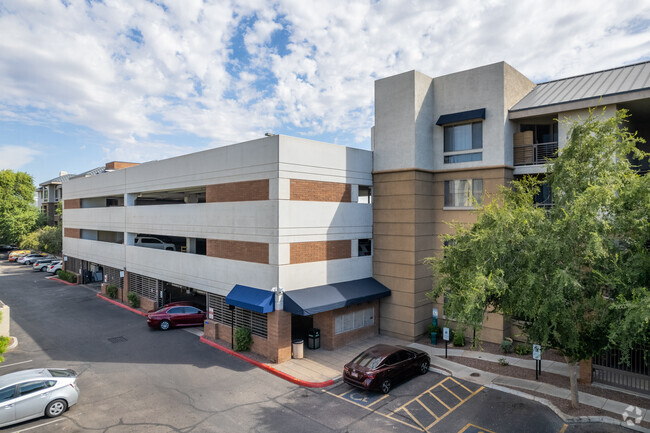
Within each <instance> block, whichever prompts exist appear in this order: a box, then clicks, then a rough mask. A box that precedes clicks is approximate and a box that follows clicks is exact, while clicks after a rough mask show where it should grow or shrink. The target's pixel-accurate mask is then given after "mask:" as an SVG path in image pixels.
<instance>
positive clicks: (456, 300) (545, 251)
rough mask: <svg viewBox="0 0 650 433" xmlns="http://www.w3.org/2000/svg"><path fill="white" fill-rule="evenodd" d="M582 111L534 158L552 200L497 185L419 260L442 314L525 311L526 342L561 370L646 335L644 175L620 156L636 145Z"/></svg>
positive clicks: (620, 117)
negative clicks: (466, 221) (561, 138)
mask: <svg viewBox="0 0 650 433" xmlns="http://www.w3.org/2000/svg"><path fill="white" fill-rule="evenodd" d="M626 117H627V115H626V113H625V111H623V110H622V111H619V112H617V113H616V115H615V116H613V117H611V118H604V117H601V116H597V115H596V114H594V113H593V112H591V113H590V114H589V117H588V118H587V119H585V120H584V121H583V122H572V123H570V124H569V125H568V126H569V127H570V128H569V134H568V137H567V138H568V141H567V145H566V147H565V148H563V149H561V150H560V152H559V155H558V157H557V158H556V159H554V160H552V161H549V162H548V163H547V165H546V168H547V172H548V173H550V174H549V175H548V176H547V181H548V182H549V184H550V186H551V190H552V194H553V201H554V205H553V206H552V207H551V208H550V209H549V210H546V209H544V208H541V207H537V206H536V205H535V204H534V201H533V197H534V195H535V194H536V193H537V192H539V189H540V182H539V181H538V180H536V179H533V178H525V179H523V180H520V181H513V182H512V184H511V186H510V187H509V188H505V187H503V188H502V189H501V190H500V192H499V194H498V195H497V196H495V197H492V200H490V201H489V203H488V204H486V205H485V206H484V207H483V208H482V209H481V210H480V211H479V213H478V220H477V222H476V224H474V225H473V226H471V227H467V226H463V225H456V234H455V235H449V236H447V237H446V239H447V242H446V246H445V247H444V257H440V258H430V259H427V263H428V264H429V265H431V266H432V269H433V272H434V276H435V277H436V284H435V286H434V289H433V290H432V291H431V292H430V293H429V296H430V297H431V298H432V299H437V298H439V297H441V296H443V295H444V296H445V298H446V302H445V307H444V308H445V314H446V315H447V316H448V317H450V318H452V319H454V320H458V321H459V322H460V323H461V324H462V325H464V326H471V327H473V328H474V329H476V330H477V334H478V335H480V330H481V327H482V324H483V318H484V313H485V312H486V311H495V312H498V313H501V314H504V315H507V316H515V317H525V318H526V321H525V324H524V328H523V330H524V332H525V333H526V335H527V336H528V338H529V339H530V340H531V341H532V342H535V343H538V344H541V345H542V346H543V347H546V348H556V349H557V350H558V351H559V352H560V353H562V354H563V355H564V357H565V359H566V361H567V363H568V364H569V366H570V367H571V369H570V370H571V376H570V383H571V391H572V392H571V394H572V395H571V397H572V398H571V402H572V406H573V407H577V406H578V392H577V378H576V368H575V367H576V364H577V363H578V362H579V361H581V360H586V359H590V358H592V357H593V356H594V355H596V354H598V353H600V352H601V351H603V350H605V349H606V348H609V347H617V348H621V349H623V351H625V350H626V349H630V348H632V347H634V346H635V345H637V344H643V343H647V342H648V341H650V288H649V282H650V251H649V249H650V248H649V247H650V176H641V175H639V174H637V173H636V172H635V171H634V167H632V166H631V163H630V159H628V156H629V155H632V156H634V157H635V158H637V159H639V160H640V159H643V158H647V157H648V154H645V153H643V152H641V151H640V150H639V149H638V147H637V144H638V143H640V142H642V141H643V140H642V139H640V138H638V137H637V136H636V134H631V133H630V132H628V131H627V129H626V128H624V127H623V125H624V122H625V118H626Z"/></svg>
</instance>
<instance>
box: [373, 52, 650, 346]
mask: <svg viewBox="0 0 650 433" xmlns="http://www.w3.org/2000/svg"><path fill="white" fill-rule="evenodd" d="M603 107H606V108H605V110H606V112H605V115H606V116H609V115H612V114H613V113H614V112H615V110H617V109H621V108H625V109H627V110H629V113H630V115H631V117H630V122H629V124H628V125H627V126H628V128H629V129H630V130H633V131H638V132H639V135H640V136H642V137H644V138H645V139H646V141H648V139H650V62H644V63H639V64H635V65H630V66H625V67H621V68H615V69H610V70H606V71H600V72H594V73H589V74H585V75H581V76H577V77H571V78H566V79H561V80H556V81H551V82H548V83H542V84H537V85H536V84H535V83H533V82H532V81H530V80H529V79H528V78H526V77H525V76H524V75H522V74H521V73H519V72H518V71H517V70H515V69H514V68H513V67H512V66H510V65H508V64H507V63H504V62H500V63H496V64H492V65H487V66H483V67H479V68H475V69H471V70H467V71H462V72H457V73H453V74H449V75H445V76H441V77H436V78H431V77H429V76H426V75H424V74H422V73H420V72H417V71H410V72H406V73H403V74H400V75H396V76H392V77H388V78H384V79H380V80H377V81H376V82H375V126H374V128H373V145H372V150H373V154H374V166H373V200H374V202H373V241H374V247H373V269H374V271H373V275H374V277H375V278H376V279H377V280H378V281H379V282H381V283H383V284H384V285H386V286H387V287H388V288H390V290H391V296H390V297H389V298H386V299H384V300H382V302H381V308H380V314H379V315H380V317H381V321H380V332H381V333H383V334H388V335H392V336H396V337H400V338H404V339H407V340H413V339H415V338H417V337H418V336H420V335H422V334H423V333H424V332H425V329H426V326H427V324H429V323H430V322H431V318H432V315H433V314H434V312H433V309H436V311H437V313H438V314H439V317H443V316H444V308H443V305H442V304H440V303H433V302H431V301H430V300H429V299H428V298H427V297H426V292H427V291H429V290H430V288H431V285H432V278H431V273H430V270H429V269H428V268H427V267H426V266H424V265H423V264H422V260H423V259H424V258H426V257H431V256H434V255H438V254H441V249H442V241H441V239H440V235H442V234H446V233H450V232H451V230H452V228H451V227H450V226H449V225H448V224H447V223H448V222H452V221H456V222H463V223H472V222H474V221H476V214H475V213H473V212H472V211H473V210H474V205H475V203H476V202H481V201H482V200H483V199H484V197H487V195H488V194H491V193H496V192H497V189H498V187H499V186H500V185H505V184H507V182H508V181H510V180H511V179H513V178H517V177H520V176H523V175H535V176H543V175H544V173H545V168H544V166H543V164H544V163H545V161H546V158H548V157H551V156H553V154H554V153H555V152H556V151H557V150H558V149H559V148H562V147H563V146H565V144H566V134H567V131H566V127H565V125H564V124H563V123H562V122H558V119H565V118H566V119H569V120H573V119H577V118H578V117H580V116H581V117H583V118H585V117H586V116H587V115H588V110H589V109H590V108H599V109H602V108H603ZM643 146H644V148H645V150H646V151H647V150H648V144H647V143H646V144H645V145H643ZM639 169H640V170H641V171H642V172H647V170H648V162H647V160H646V161H645V162H643V163H642V164H641V166H640V168H639ZM537 199H538V202H539V204H540V205H544V206H547V205H550V204H551V203H552V197H550V192H549V191H548V190H546V189H543V190H542V192H541V193H540V194H539V196H538V197H537ZM514 333H515V332H514V331H513V330H512V329H511V322H510V320H509V318H507V317H502V316H500V315H496V314H488V315H486V320H485V322H484V329H483V332H482V338H483V339H484V340H486V341H491V342H495V343H500V342H501V341H502V339H503V338H504V337H508V336H512V335H513V334H514ZM468 336H469V335H468Z"/></svg>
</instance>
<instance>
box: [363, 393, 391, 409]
mask: <svg viewBox="0 0 650 433" xmlns="http://www.w3.org/2000/svg"><path fill="white" fill-rule="evenodd" d="M386 397H388V394H386V395H383V396H382V397H381V398H378V399H377V400H375V401H373V402H372V403H370V404H369V405H367V406H366V407H370V406H372V405H373V404H375V403H379V402H380V401H382V400H383V399H385V398H386Z"/></svg>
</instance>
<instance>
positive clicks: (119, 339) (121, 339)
mask: <svg viewBox="0 0 650 433" xmlns="http://www.w3.org/2000/svg"><path fill="white" fill-rule="evenodd" d="M108 341H110V342H111V343H122V342H124V341H126V338H124V337H111V338H109V339H108Z"/></svg>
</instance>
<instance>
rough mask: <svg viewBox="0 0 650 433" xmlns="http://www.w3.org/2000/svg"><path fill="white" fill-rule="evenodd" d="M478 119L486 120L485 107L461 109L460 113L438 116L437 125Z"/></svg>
mask: <svg viewBox="0 0 650 433" xmlns="http://www.w3.org/2000/svg"><path fill="white" fill-rule="evenodd" d="M478 119H483V120H485V108H479V109H478V110H470V111H461V112H460V113H453V114H443V115H442V116H440V117H439V118H438V121H437V122H436V125H439V126H443V125H448V124H449V123H456V122H467V121H469V120H478Z"/></svg>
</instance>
